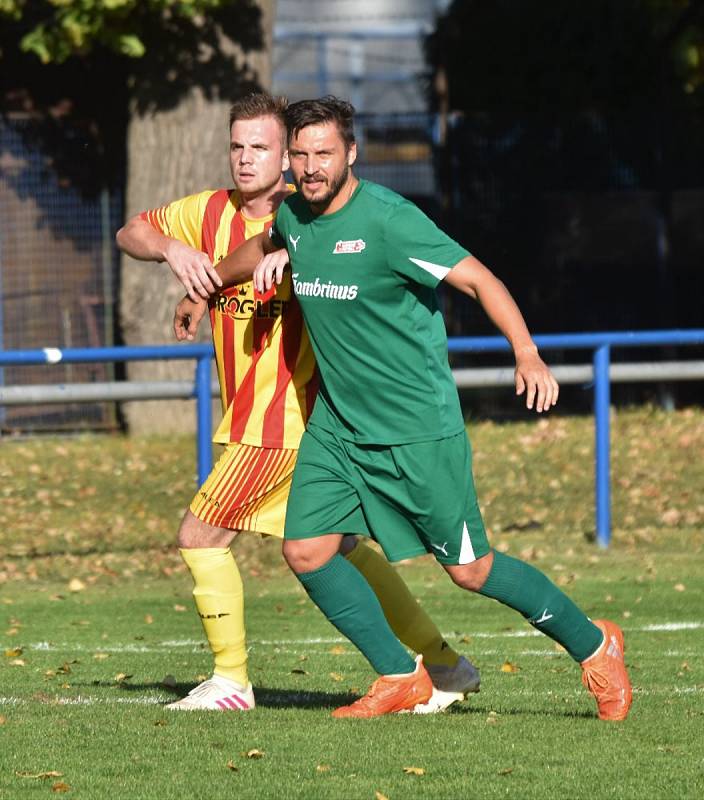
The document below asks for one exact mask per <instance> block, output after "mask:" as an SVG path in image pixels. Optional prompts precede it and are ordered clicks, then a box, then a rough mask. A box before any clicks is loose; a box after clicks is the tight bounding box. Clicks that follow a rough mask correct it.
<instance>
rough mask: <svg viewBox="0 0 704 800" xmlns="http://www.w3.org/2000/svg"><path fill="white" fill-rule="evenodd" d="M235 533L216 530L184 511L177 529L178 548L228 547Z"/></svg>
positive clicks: (222, 529)
mask: <svg viewBox="0 0 704 800" xmlns="http://www.w3.org/2000/svg"><path fill="white" fill-rule="evenodd" d="M236 535H237V531H231V530H228V529H227V528H216V527H213V526H212V525H208V524H207V523H205V522H202V521H201V520H199V519H198V517H196V516H195V515H194V514H193V513H192V512H191V511H190V510H189V511H186V513H185V515H184V517H183V519H182V520H181V526H180V527H179V529H178V537H177V541H178V546H179V547H180V548H182V549H184V550H189V549H193V548H199V547H229V546H230V543H231V542H232V540H233V539H234V538H235V536H236Z"/></svg>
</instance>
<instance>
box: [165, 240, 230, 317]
mask: <svg viewBox="0 0 704 800" xmlns="http://www.w3.org/2000/svg"><path fill="white" fill-rule="evenodd" d="M166 261H167V263H168V265H169V266H170V267H171V271H172V272H173V273H174V275H175V276H176V277H177V278H178V279H179V281H181V283H182V284H183V288H184V289H185V290H186V291H187V292H188V296H189V297H190V298H191V300H193V301H196V302H197V301H198V300H199V299H200V298H204V299H206V300H207V299H208V298H209V297H210V295H211V294H215V292H216V291H217V288H216V287H220V286H222V280H221V278H220V276H219V275H218V273H217V272H216V271H215V267H214V266H213V264H212V262H211V260H210V259H209V258H208V256H207V255H206V254H205V253H202V252H201V251H200V250H195V249H194V248H193V247H189V246H188V245H187V244H185V243H184V242H180V241H179V240H178V239H172V240H171V241H170V242H169V246H168V248H167V251H166Z"/></svg>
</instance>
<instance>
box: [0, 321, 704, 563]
mask: <svg viewBox="0 0 704 800" xmlns="http://www.w3.org/2000/svg"><path fill="white" fill-rule="evenodd" d="M534 341H535V343H536V344H537V345H538V347H539V348H540V349H541V350H542V351H546V350H591V351H592V354H593V355H592V363H593V368H594V419H595V462H596V463H595V471H596V476H595V502H596V538H597V541H598V543H599V544H600V545H601V546H602V547H607V546H608V544H609V541H610V538H611V480H610V464H609V462H610V439H611V435H610V419H609V402H610V396H611V386H610V376H609V368H610V365H611V349H612V348H613V347H646V346H667V345H695V344H704V329H697V330H671V331H623V332H607V333H567V334H546V335H539V336H535V337H534ZM448 349H449V351H450V352H451V353H460V352H474V353H478V352H506V351H509V350H510V347H509V344H508V342H507V341H506V340H505V339H504V338H503V337H500V336H471V337H453V338H451V339H449V340H448ZM212 357H213V348H212V346H211V345H205V344H201V345H199V344H192V345H164V346H153V347H102V348H76V349H66V350H60V349H58V348H44V349H42V350H15V351H0V367H2V366H16V365H20V364H23V365H30V364H57V363H81V362H83V363H85V362H110V361H148V360H159V359H195V360H196V362H197V363H196V374H195V386H194V391H193V396H194V397H195V398H196V401H197V418H198V423H197V425H198V427H197V448H198V480H199V482H200V483H202V482H203V481H204V480H205V479H206V477H207V476H208V474H209V472H210V470H211V467H212V449H211V435H212V410H211V381H210V361H211V359H212Z"/></svg>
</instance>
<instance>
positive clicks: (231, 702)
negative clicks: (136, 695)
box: [164, 675, 255, 711]
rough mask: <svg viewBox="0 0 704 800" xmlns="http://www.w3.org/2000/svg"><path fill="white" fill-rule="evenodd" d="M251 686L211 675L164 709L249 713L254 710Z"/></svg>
mask: <svg viewBox="0 0 704 800" xmlns="http://www.w3.org/2000/svg"><path fill="white" fill-rule="evenodd" d="M254 705H255V704H254V692H253V691H252V684H251V683H248V684H247V686H244V687H243V686H240V684H239V683H235V682H234V681H231V680H228V679H227V678H223V677H222V676H221V675H213V677H212V678H208V680H207V681H203V683H199V684H198V686H196V687H195V689H191V691H190V692H189V693H188V694H187V695H186V696H185V697H183V698H181V700H176V701H175V702H173V703H169V704H168V705H167V706H164V708H169V709H172V710H175V711H249V710H250V709H252V708H254Z"/></svg>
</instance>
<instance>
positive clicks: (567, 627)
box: [479, 550, 604, 661]
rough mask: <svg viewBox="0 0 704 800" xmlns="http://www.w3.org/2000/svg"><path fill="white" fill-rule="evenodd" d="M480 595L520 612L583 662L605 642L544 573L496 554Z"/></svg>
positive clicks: (522, 562) (581, 612)
mask: <svg viewBox="0 0 704 800" xmlns="http://www.w3.org/2000/svg"><path fill="white" fill-rule="evenodd" d="M479 593H480V594H483V595H486V597H492V598H493V599H494V600H498V601H499V602H500V603H503V604H504V605H507V606H509V607H510V608H513V609H515V610H516V611H519V612H520V613H521V614H523V616H524V617H525V618H526V619H527V620H528V622H530V624H531V625H533V626H534V627H536V628H537V629H538V630H539V631H540V632H541V633H544V634H546V635H547V636H549V637H550V638H551V639H554V640H555V641H556V642H559V643H560V644H561V645H562V646H563V647H564V648H565V650H567V652H568V653H569V654H570V655H571V656H572V658H573V659H574V660H575V661H584V659H585V658H588V657H589V656H590V655H592V654H593V653H594V652H595V651H596V650H597V648H598V647H599V646H600V645H601V643H602V641H603V638H604V636H603V634H602V632H601V631H600V630H599V628H597V627H596V625H594V623H593V622H592V621H591V620H590V619H589V618H588V617H587V616H586V614H585V613H584V612H583V611H581V610H580V609H579V608H578V607H577V606H576V605H575V604H574V603H573V602H572V601H571V600H570V599H569V597H567V595H566V594H565V593H564V592H561V591H560V590H559V589H558V588H557V586H555V584H554V583H553V582H552V581H551V580H550V579H549V578H548V577H547V576H545V575H543V573H542V572H540V571H539V570H537V569H536V568H535V567H532V566H531V565H530V564H526V563H525V562H524V561H519V560H518V559H516V558H511V556H506V555H504V554H503V553H499V552H498V551H496V550H494V563H493V565H492V567H491V572H490V573H489V577H488V578H487V579H486V583H485V584H484V586H482V588H481V589H480V590H479Z"/></svg>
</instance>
